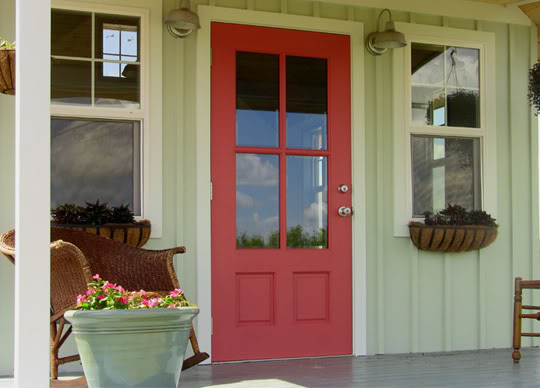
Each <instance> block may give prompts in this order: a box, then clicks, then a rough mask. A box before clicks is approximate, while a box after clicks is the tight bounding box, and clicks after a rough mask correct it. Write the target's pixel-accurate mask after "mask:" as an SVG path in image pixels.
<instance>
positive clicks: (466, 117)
mask: <svg viewBox="0 0 540 388" xmlns="http://www.w3.org/2000/svg"><path fill="white" fill-rule="evenodd" d="M411 80H412V85H411V87H412V90H411V92H412V93H411V97H412V107H411V109H412V123H413V125H417V126H418V125H420V126H422V125H433V126H452V127H467V128H479V127H480V101H479V100H480V57H479V50H478V49H471V48H462V47H447V46H440V45H439V46H438V45H432V44H423V43H413V44H412V45H411Z"/></svg>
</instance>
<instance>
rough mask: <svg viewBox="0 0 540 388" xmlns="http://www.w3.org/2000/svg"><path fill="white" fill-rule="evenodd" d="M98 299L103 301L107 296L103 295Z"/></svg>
mask: <svg viewBox="0 0 540 388" xmlns="http://www.w3.org/2000/svg"><path fill="white" fill-rule="evenodd" d="M97 298H98V299H99V300H103V299H105V295H103V294H102V295H98V296H97Z"/></svg>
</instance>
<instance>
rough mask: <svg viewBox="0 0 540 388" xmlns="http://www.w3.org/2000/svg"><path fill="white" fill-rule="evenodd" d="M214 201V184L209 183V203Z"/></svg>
mask: <svg viewBox="0 0 540 388" xmlns="http://www.w3.org/2000/svg"><path fill="white" fill-rule="evenodd" d="M212 199H214V184H213V183H212V182H210V201H211V200H212Z"/></svg>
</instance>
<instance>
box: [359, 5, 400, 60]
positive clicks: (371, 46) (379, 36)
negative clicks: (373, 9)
mask: <svg viewBox="0 0 540 388" xmlns="http://www.w3.org/2000/svg"><path fill="white" fill-rule="evenodd" d="M384 12H388V16H389V17H390V20H388V22H387V23H386V28H385V29H384V31H379V29H380V24H381V16H382V14H383V13H384ZM366 46H367V50H368V51H369V52H370V54H373V55H381V54H384V53H385V52H386V50H388V49H389V48H390V49H393V48H400V47H405V46H407V41H406V40H405V35H403V34H402V33H401V32H398V31H396V27H395V25H394V22H393V21H392V12H390V10H389V9H383V10H382V11H381V13H380V14H379V18H378V20H377V31H375V32H372V33H371V34H369V35H368V36H367V38H366Z"/></svg>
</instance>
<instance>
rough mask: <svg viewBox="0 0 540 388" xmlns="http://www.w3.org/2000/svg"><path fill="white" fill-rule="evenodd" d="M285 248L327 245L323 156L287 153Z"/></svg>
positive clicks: (326, 200)
mask: <svg viewBox="0 0 540 388" xmlns="http://www.w3.org/2000/svg"><path fill="white" fill-rule="evenodd" d="M287 248H328V161H327V158H326V157H324V156H287Z"/></svg>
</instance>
